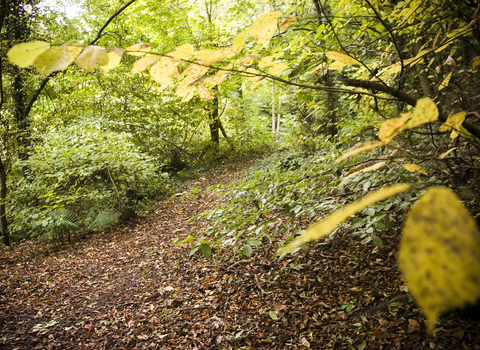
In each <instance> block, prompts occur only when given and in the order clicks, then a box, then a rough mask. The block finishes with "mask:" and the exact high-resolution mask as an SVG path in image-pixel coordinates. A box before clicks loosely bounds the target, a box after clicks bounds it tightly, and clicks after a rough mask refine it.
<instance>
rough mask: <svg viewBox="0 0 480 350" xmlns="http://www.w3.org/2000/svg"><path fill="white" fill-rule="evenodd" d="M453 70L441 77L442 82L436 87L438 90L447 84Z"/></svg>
mask: <svg viewBox="0 0 480 350" xmlns="http://www.w3.org/2000/svg"><path fill="white" fill-rule="evenodd" d="M452 74H453V72H450V73H448V75H447V76H446V77H445V79H443V81H442V83H441V84H440V86H439V87H438V91H440V90H442V89H444V88H446V87H447V86H448V83H449V82H450V79H451V78H452Z"/></svg>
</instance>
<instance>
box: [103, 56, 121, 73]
mask: <svg viewBox="0 0 480 350" xmlns="http://www.w3.org/2000/svg"><path fill="white" fill-rule="evenodd" d="M121 60H122V56H119V55H118V54H117V53H116V52H115V51H110V52H109V53H108V63H107V64H106V65H104V66H101V67H100V68H102V69H103V70H104V71H105V72H106V71H109V70H110V69H113V68H116V67H117V66H118V65H119V64H120V61H121Z"/></svg>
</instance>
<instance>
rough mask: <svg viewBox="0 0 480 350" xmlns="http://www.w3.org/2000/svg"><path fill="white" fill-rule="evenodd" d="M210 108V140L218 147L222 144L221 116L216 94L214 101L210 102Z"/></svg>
mask: <svg viewBox="0 0 480 350" xmlns="http://www.w3.org/2000/svg"><path fill="white" fill-rule="evenodd" d="M209 107H210V110H209V119H210V120H209V122H208V125H209V127H210V141H212V142H213V143H215V145H216V147H218V145H219V144H220V125H221V122H220V116H219V113H218V98H217V97H216V96H215V98H214V99H213V101H212V103H211V104H210V106H209Z"/></svg>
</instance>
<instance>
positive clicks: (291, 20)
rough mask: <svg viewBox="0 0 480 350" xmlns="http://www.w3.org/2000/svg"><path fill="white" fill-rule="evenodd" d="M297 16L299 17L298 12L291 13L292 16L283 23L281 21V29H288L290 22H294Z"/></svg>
mask: <svg viewBox="0 0 480 350" xmlns="http://www.w3.org/2000/svg"><path fill="white" fill-rule="evenodd" d="M295 18H297V14H296V13H293V14H291V15H290V16H288V17H287V18H285V19H284V20H283V21H282V23H280V25H279V26H278V27H279V28H280V29H281V30H285V29H287V28H288V27H290V24H292V23H293V21H294V20H295Z"/></svg>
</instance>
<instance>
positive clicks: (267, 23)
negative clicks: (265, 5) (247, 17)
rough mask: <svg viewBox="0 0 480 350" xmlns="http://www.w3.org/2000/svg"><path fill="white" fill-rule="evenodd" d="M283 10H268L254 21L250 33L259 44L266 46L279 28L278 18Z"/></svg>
mask: <svg viewBox="0 0 480 350" xmlns="http://www.w3.org/2000/svg"><path fill="white" fill-rule="evenodd" d="M282 16H283V14H282V13H281V12H268V13H264V14H262V15H260V17H258V19H257V20H256V21H255V23H253V25H252V26H251V29H250V34H251V35H252V36H253V37H254V38H255V41H256V42H257V43H258V44H261V45H262V46H263V47H266V46H267V44H268V42H269V41H270V39H271V38H272V37H273V34H275V31H276V30H277V18H279V17H282Z"/></svg>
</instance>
